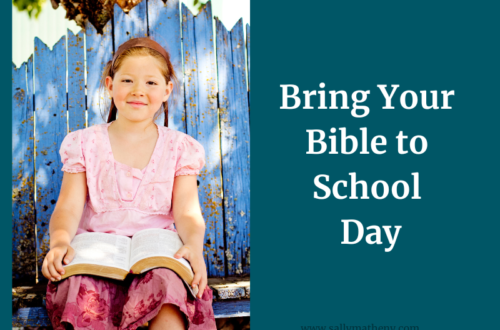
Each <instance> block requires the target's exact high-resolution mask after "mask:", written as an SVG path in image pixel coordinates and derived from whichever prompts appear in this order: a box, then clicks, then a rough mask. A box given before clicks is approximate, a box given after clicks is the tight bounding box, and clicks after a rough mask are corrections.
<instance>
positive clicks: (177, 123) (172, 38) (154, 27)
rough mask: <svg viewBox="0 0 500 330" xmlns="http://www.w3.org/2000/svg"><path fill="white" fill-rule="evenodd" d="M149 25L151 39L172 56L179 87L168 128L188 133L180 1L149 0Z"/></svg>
mask: <svg viewBox="0 0 500 330" xmlns="http://www.w3.org/2000/svg"><path fill="white" fill-rule="evenodd" d="M148 25H149V35H150V37H151V39H153V40H154V41H156V42H158V43H159V44H160V45H162V46H163V48H165V50H166V51H167V52H168V53H169V54H170V61H171V62H172V65H173V66H174V70H175V75H176V76H177V79H178V80H179V85H178V86H174V88H177V90H175V91H174V93H173V95H172V96H171V97H175V98H176V100H175V102H171V103H169V109H168V127H170V128H172V129H175V130H177V131H180V132H184V133H186V121H185V117H186V112H185V110H184V75H183V73H182V54H181V18H180V11H179V0H169V1H167V3H163V1H162V0H148ZM163 122H164V115H163V114H162V115H161V116H159V117H158V119H157V120H156V123H157V124H158V125H163Z"/></svg>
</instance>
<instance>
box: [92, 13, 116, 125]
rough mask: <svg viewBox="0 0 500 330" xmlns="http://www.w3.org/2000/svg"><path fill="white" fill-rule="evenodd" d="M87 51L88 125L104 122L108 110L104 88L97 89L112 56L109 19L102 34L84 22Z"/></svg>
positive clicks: (107, 100) (111, 36)
mask: <svg viewBox="0 0 500 330" xmlns="http://www.w3.org/2000/svg"><path fill="white" fill-rule="evenodd" d="M85 33H86V44H87V45H86V49H85V51H86V52H87V113H88V126H89V127H90V126H92V125H97V124H102V123H104V122H105V119H107V117H105V119H103V114H107V112H108V110H109V98H108V94H107V92H106V90H105V89H104V90H101V91H99V83H100V80H101V74H102V72H103V71H104V67H105V66H106V63H107V62H108V61H111V59H112V58H113V35H112V24H111V20H110V21H109V22H108V23H107V24H106V25H105V26H104V28H103V35H100V34H98V33H97V31H96V29H95V28H94V26H93V25H92V24H91V23H90V22H87V23H85Z"/></svg>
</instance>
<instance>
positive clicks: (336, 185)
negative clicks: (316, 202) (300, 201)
mask: <svg viewBox="0 0 500 330" xmlns="http://www.w3.org/2000/svg"><path fill="white" fill-rule="evenodd" d="M349 175H350V176H351V196H350V197H349V199H358V194H357V189H356V188H357V186H358V185H360V186H361V188H362V190H361V191H362V193H361V199H370V197H368V185H367V183H366V181H363V180H360V181H357V180H356V173H355V172H353V173H349ZM411 175H413V196H412V198H411V199H422V198H421V197H420V195H419V174H418V172H415V173H412V174H411ZM320 179H324V180H325V181H326V182H329V181H330V177H329V176H328V175H325V174H319V175H317V176H316V177H315V178H314V185H315V186H316V187H318V188H319V189H321V190H323V192H324V193H325V194H324V195H323V196H320V195H319V194H318V192H316V191H315V192H314V198H315V199H327V198H328V197H330V195H331V194H333V196H334V197H335V198H336V199H346V198H347V195H341V194H340V192H339V185H342V186H343V187H344V188H347V181H345V180H339V181H337V182H335V183H334V184H333V186H332V188H331V189H330V188H329V187H328V186H326V185H324V184H323V183H321V182H320ZM400 185H401V186H402V187H403V194H402V195H399V194H398V186H400ZM379 186H382V190H383V192H382V194H381V195H380V194H379V193H378V187H379ZM371 192H372V196H373V197H375V198H376V199H384V198H386V197H387V196H388V195H389V185H388V184H387V182H385V181H382V180H379V181H375V182H374V183H373V185H372V187H371ZM391 192H392V196H393V197H394V198H396V199H405V198H406V197H408V195H409V194H410V186H409V185H408V183H407V182H406V181H402V180H399V181H396V182H394V184H393V185H392V189H391Z"/></svg>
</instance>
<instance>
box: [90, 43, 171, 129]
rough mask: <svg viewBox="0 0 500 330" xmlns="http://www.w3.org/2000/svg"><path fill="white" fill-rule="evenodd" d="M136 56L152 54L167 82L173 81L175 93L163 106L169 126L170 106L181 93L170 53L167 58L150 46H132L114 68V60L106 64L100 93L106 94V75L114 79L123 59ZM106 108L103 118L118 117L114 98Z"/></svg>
mask: <svg viewBox="0 0 500 330" xmlns="http://www.w3.org/2000/svg"><path fill="white" fill-rule="evenodd" d="M167 54H168V53H167ZM134 56H151V57H153V58H156V59H157V60H158V61H159V62H160V63H161V66H160V71H161V74H162V75H163V76H164V77H165V82H166V83H167V84H168V83H169V82H170V81H171V82H172V83H173V85H174V89H173V91H172V94H173V95H170V97H169V99H168V100H167V102H163V104H162V108H163V109H164V113H165V122H164V123H165V126H167V124H168V108H169V105H170V106H174V105H175V103H176V101H177V100H176V99H177V94H178V93H179V88H178V87H179V81H178V80H177V76H176V75H175V71H174V67H173V65H172V62H171V61H170V55H169V56H168V57H167V58H165V57H163V56H162V55H161V54H160V53H158V52H157V51H156V50H154V49H151V48H148V47H131V48H129V49H127V50H126V51H124V52H123V53H122V54H121V55H120V56H118V58H117V59H116V60H115V63H114V67H113V68H111V65H112V61H109V62H108V63H107V64H106V67H105V68H104V71H103V72H102V76H101V81H100V85H99V90H100V93H101V95H106V77H108V76H109V77H111V78H112V79H114V75H115V73H116V72H118V70H120V67H121V65H122V63H123V61H124V60H125V59H126V58H129V57H134ZM105 99H108V100H109V98H105ZM106 108H107V111H106V110H105V111H103V109H102V108H101V109H100V110H101V115H102V118H103V120H104V121H105V122H108V123H109V122H112V121H113V120H115V119H116V113H117V108H116V105H114V102H113V100H111V102H110V103H109V104H108V103H105V105H104V109H106ZM106 113H107V116H106ZM160 113H161V108H160V109H158V111H157V112H156V113H155V116H154V118H153V121H154V120H156V119H157V118H158V116H159V115H160ZM106 117H108V118H107V120H106Z"/></svg>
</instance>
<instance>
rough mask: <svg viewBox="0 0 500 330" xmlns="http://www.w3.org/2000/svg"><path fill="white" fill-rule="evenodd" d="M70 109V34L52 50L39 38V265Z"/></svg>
mask: <svg viewBox="0 0 500 330" xmlns="http://www.w3.org/2000/svg"><path fill="white" fill-rule="evenodd" d="M66 111H67V104H66V37H64V36H63V37H62V38H61V39H60V40H59V41H58V42H57V43H56V44H55V45H54V47H53V50H52V51H51V50H49V48H48V47H47V46H46V45H45V44H44V43H43V42H42V41H41V40H40V39H38V38H35V136H36V139H35V146H36V149H35V155H36V162H35V168H36V186H37V188H36V194H37V198H36V202H35V206H36V228H37V258H38V267H39V269H40V267H41V265H42V262H43V259H44V258H45V254H46V253H47V252H48V250H49V243H50V241H49V226H48V225H49V220H50V216H51V215H52V212H53V210H54V206H55V204H56V201H57V197H58V196H59V190H60V188H61V182H62V177H63V172H62V171H61V168H62V163H61V160H60V156H59V149H60V147H61V142H62V140H63V139H64V137H65V136H66V133H67V116H66ZM39 279H42V276H39Z"/></svg>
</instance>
